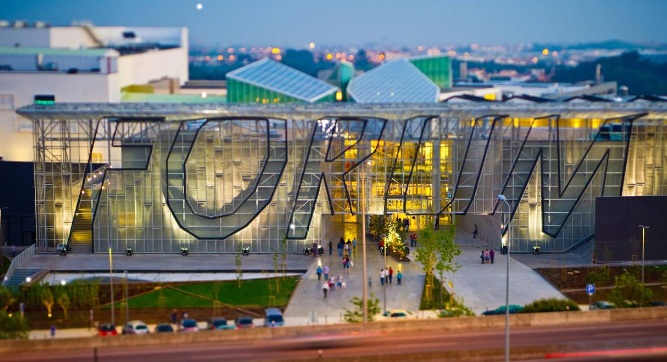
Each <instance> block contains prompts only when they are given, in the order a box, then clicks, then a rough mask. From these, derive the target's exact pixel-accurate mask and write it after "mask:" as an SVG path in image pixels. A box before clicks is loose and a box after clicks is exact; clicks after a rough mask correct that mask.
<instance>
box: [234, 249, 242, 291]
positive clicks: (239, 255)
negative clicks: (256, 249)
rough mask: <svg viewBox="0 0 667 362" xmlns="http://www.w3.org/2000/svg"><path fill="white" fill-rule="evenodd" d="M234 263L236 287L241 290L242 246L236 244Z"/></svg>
mask: <svg viewBox="0 0 667 362" xmlns="http://www.w3.org/2000/svg"><path fill="white" fill-rule="evenodd" d="M235 262H236V282H237V283H238V287H239V288H241V278H243V269H242V266H243V244H242V243H238V244H236V257H235Z"/></svg>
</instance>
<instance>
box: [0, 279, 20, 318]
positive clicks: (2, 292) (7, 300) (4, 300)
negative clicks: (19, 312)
mask: <svg viewBox="0 0 667 362" xmlns="http://www.w3.org/2000/svg"><path fill="white" fill-rule="evenodd" d="M14 302H16V295H15V294H14V292H13V291H12V290H11V289H9V288H7V287H3V286H2V285H0V308H2V309H1V310H3V311H5V312H6V311H7V309H9V307H10V306H11V305H12V304H14Z"/></svg>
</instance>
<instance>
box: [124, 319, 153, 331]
mask: <svg viewBox="0 0 667 362" xmlns="http://www.w3.org/2000/svg"><path fill="white" fill-rule="evenodd" d="M123 334H148V326H147V325H146V323H144V322H142V321H129V322H127V323H126V324H125V325H124V326H123Z"/></svg>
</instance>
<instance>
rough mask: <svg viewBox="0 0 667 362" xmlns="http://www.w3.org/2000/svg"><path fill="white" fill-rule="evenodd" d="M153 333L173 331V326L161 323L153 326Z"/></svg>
mask: <svg viewBox="0 0 667 362" xmlns="http://www.w3.org/2000/svg"><path fill="white" fill-rule="evenodd" d="M154 331H155V333H174V327H172V325H171V324H169V323H161V324H158V325H156V326H155V330H154Z"/></svg>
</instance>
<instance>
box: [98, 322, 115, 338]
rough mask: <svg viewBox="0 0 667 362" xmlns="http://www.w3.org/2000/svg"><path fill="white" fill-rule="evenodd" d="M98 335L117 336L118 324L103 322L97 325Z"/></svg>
mask: <svg viewBox="0 0 667 362" xmlns="http://www.w3.org/2000/svg"><path fill="white" fill-rule="evenodd" d="M97 335H98V336H100V337H106V336H117V335H118V331H117V330H116V325H115V324H113V323H102V324H100V326H99V327H97Z"/></svg>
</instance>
